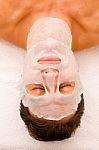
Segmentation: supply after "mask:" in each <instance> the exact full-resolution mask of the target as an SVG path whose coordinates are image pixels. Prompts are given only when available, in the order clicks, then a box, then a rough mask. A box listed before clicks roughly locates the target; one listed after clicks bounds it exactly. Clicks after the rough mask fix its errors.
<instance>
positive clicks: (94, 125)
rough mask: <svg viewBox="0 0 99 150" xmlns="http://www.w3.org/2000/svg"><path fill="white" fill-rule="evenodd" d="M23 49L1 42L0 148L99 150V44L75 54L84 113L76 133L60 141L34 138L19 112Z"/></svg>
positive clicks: (2, 149) (23, 149)
mask: <svg viewBox="0 0 99 150" xmlns="http://www.w3.org/2000/svg"><path fill="white" fill-rule="evenodd" d="M25 53H26V52H25V51H24V50H23V49H20V48H17V47H15V46H13V45H11V44H9V43H5V42H3V41H1V42H0V150H99V46H97V47H93V48H90V49H86V50H83V51H79V52H77V53H76V54H75V56H76V58H77V61H78V64H79V70H80V75H81V80H82V83H83V87H84V97H85V113H84V116H83V118H82V122H81V127H80V128H78V129H77V130H76V133H75V135H74V136H72V137H71V138H69V139H66V140H63V141H60V142H40V141H36V140H34V139H32V138H31V137H30V136H29V134H28V131H27V129H26V127H25V125H24V123H23V121H22V120H21V118H20V115H19V103H20V94H19V89H18V88H17V87H18V85H19V83H20V80H21V72H22V66H23V60H24V56H25Z"/></svg>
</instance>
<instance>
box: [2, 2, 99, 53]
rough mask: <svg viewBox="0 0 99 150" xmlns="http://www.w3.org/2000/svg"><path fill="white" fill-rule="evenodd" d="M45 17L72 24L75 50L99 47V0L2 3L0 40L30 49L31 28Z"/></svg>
mask: <svg viewBox="0 0 99 150" xmlns="http://www.w3.org/2000/svg"><path fill="white" fill-rule="evenodd" d="M45 16H47V17H56V18H60V19H63V20H65V21H66V22H67V23H68V24H69V26H70V28H71V32H72V36H73V42H72V49H73V50H80V49H83V48H88V47H91V46H95V45H98V44H99V0H94V1H93V0H76V1H75V0H54V1H53V0H21V1H19V0H14V1H13V0H6V1H5V0H0V37H1V38H3V39H5V40H8V41H9V42H12V43H14V44H16V45H18V46H20V47H23V48H26V39H27V35H28V32H29V30H30V27H31V25H32V24H33V23H34V22H35V20H37V19H38V18H41V17H45Z"/></svg>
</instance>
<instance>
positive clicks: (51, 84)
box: [41, 68, 59, 93]
mask: <svg viewBox="0 0 99 150" xmlns="http://www.w3.org/2000/svg"><path fill="white" fill-rule="evenodd" d="M41 74H42V78H43V81H44V84H45V87H46V89H47V91H48V92H50V93H54V92H55V91H56V89H57V82H58V74H59V71H58V70H57V69H53V68H48V69H44V70H43V71H42V72H41Z"/></svg>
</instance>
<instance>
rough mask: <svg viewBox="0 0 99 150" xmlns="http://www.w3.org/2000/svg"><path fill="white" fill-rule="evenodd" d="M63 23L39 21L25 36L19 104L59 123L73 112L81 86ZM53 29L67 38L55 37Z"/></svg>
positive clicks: (49, 20)
mask: <svg viewBox="0 0 99 150" xmlns="http://www.w3.org/2000/svg"><path fill="white" fill-rule="evenodd" d="M49 24H50V28H51V29H52V31H51V29H50V32H49V30H48V29H49V28H48V27H47V25H48V26H49ZM65 24H66V23H65V22H64V21H61V20H60V19H56V18H43V19H40V20H38V21H37V22H36V23H35V24H34V25H33V27H32V28H31V30H30V33H29V36H28V46H27V47H28V51H27V55H26V59H25V65H24V72H23V80H24V82H23V83H24V84H23V95H24V96H23V103H24V105H25V106H27V107H29V111H30V112H31V113H32V114H34V115H36V116H37V117H39V118H42V117H43V118H45V119H49V120H60V119H62V118H64V117H66V116H68V115H70V114H72V113H74V112H75V111H76V110H77V106H78V103H79V102H80V94H81V83H80V80H79V74H78V69H77V65H76V61H75V57H74V55H73V52H72V51H71V49H70V47H71V34H70V32H69V33H68V32H67V30H69V27H68V28H66V27H67V24H66V25H65ZM56 25H57V26H56ZM39 26H40V27H39ZM51 26H52V27H51ZM55 26H56V27H58V29H56V30H57V32H58V31H59V32H58V33H63V35H65V37H66V32H67V33H68V34H67V35H68V36H67V37H66V38H65V37H64V36H63V37H61V36H59V35H58V34H57V35H55V28H54V27H55ZM36 27H37V29H38V30H36ZM46 27H47V28H48V29H46ZM40 28H41V29H40ZM53 28H54V30H53ZM63 30H64V32H63ZM42 31H43V32H42ZM33 33H34V34H33ZM60 35H61V34H60ZM59 38H60V39H59ZM32 39H33V41H32ZM40 39H41V40H40ZM65 39H67V41H65ZM31 43H32V44H31Z"/></svg>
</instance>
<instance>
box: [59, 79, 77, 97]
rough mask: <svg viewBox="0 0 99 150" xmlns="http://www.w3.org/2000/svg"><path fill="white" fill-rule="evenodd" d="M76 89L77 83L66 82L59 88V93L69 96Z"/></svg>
mask: <svg viewBox="0 0 99 150" xmlns="http://www.w3.org/2000/svg"><path fill="white" fill-rule="evenodd" d="M74 88H75V82H74V81H72V82H64V83H62V84H60V87H59V91H60V93H62V94H65V95H68V94H72V92H73V90H74Z"/></svg>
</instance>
